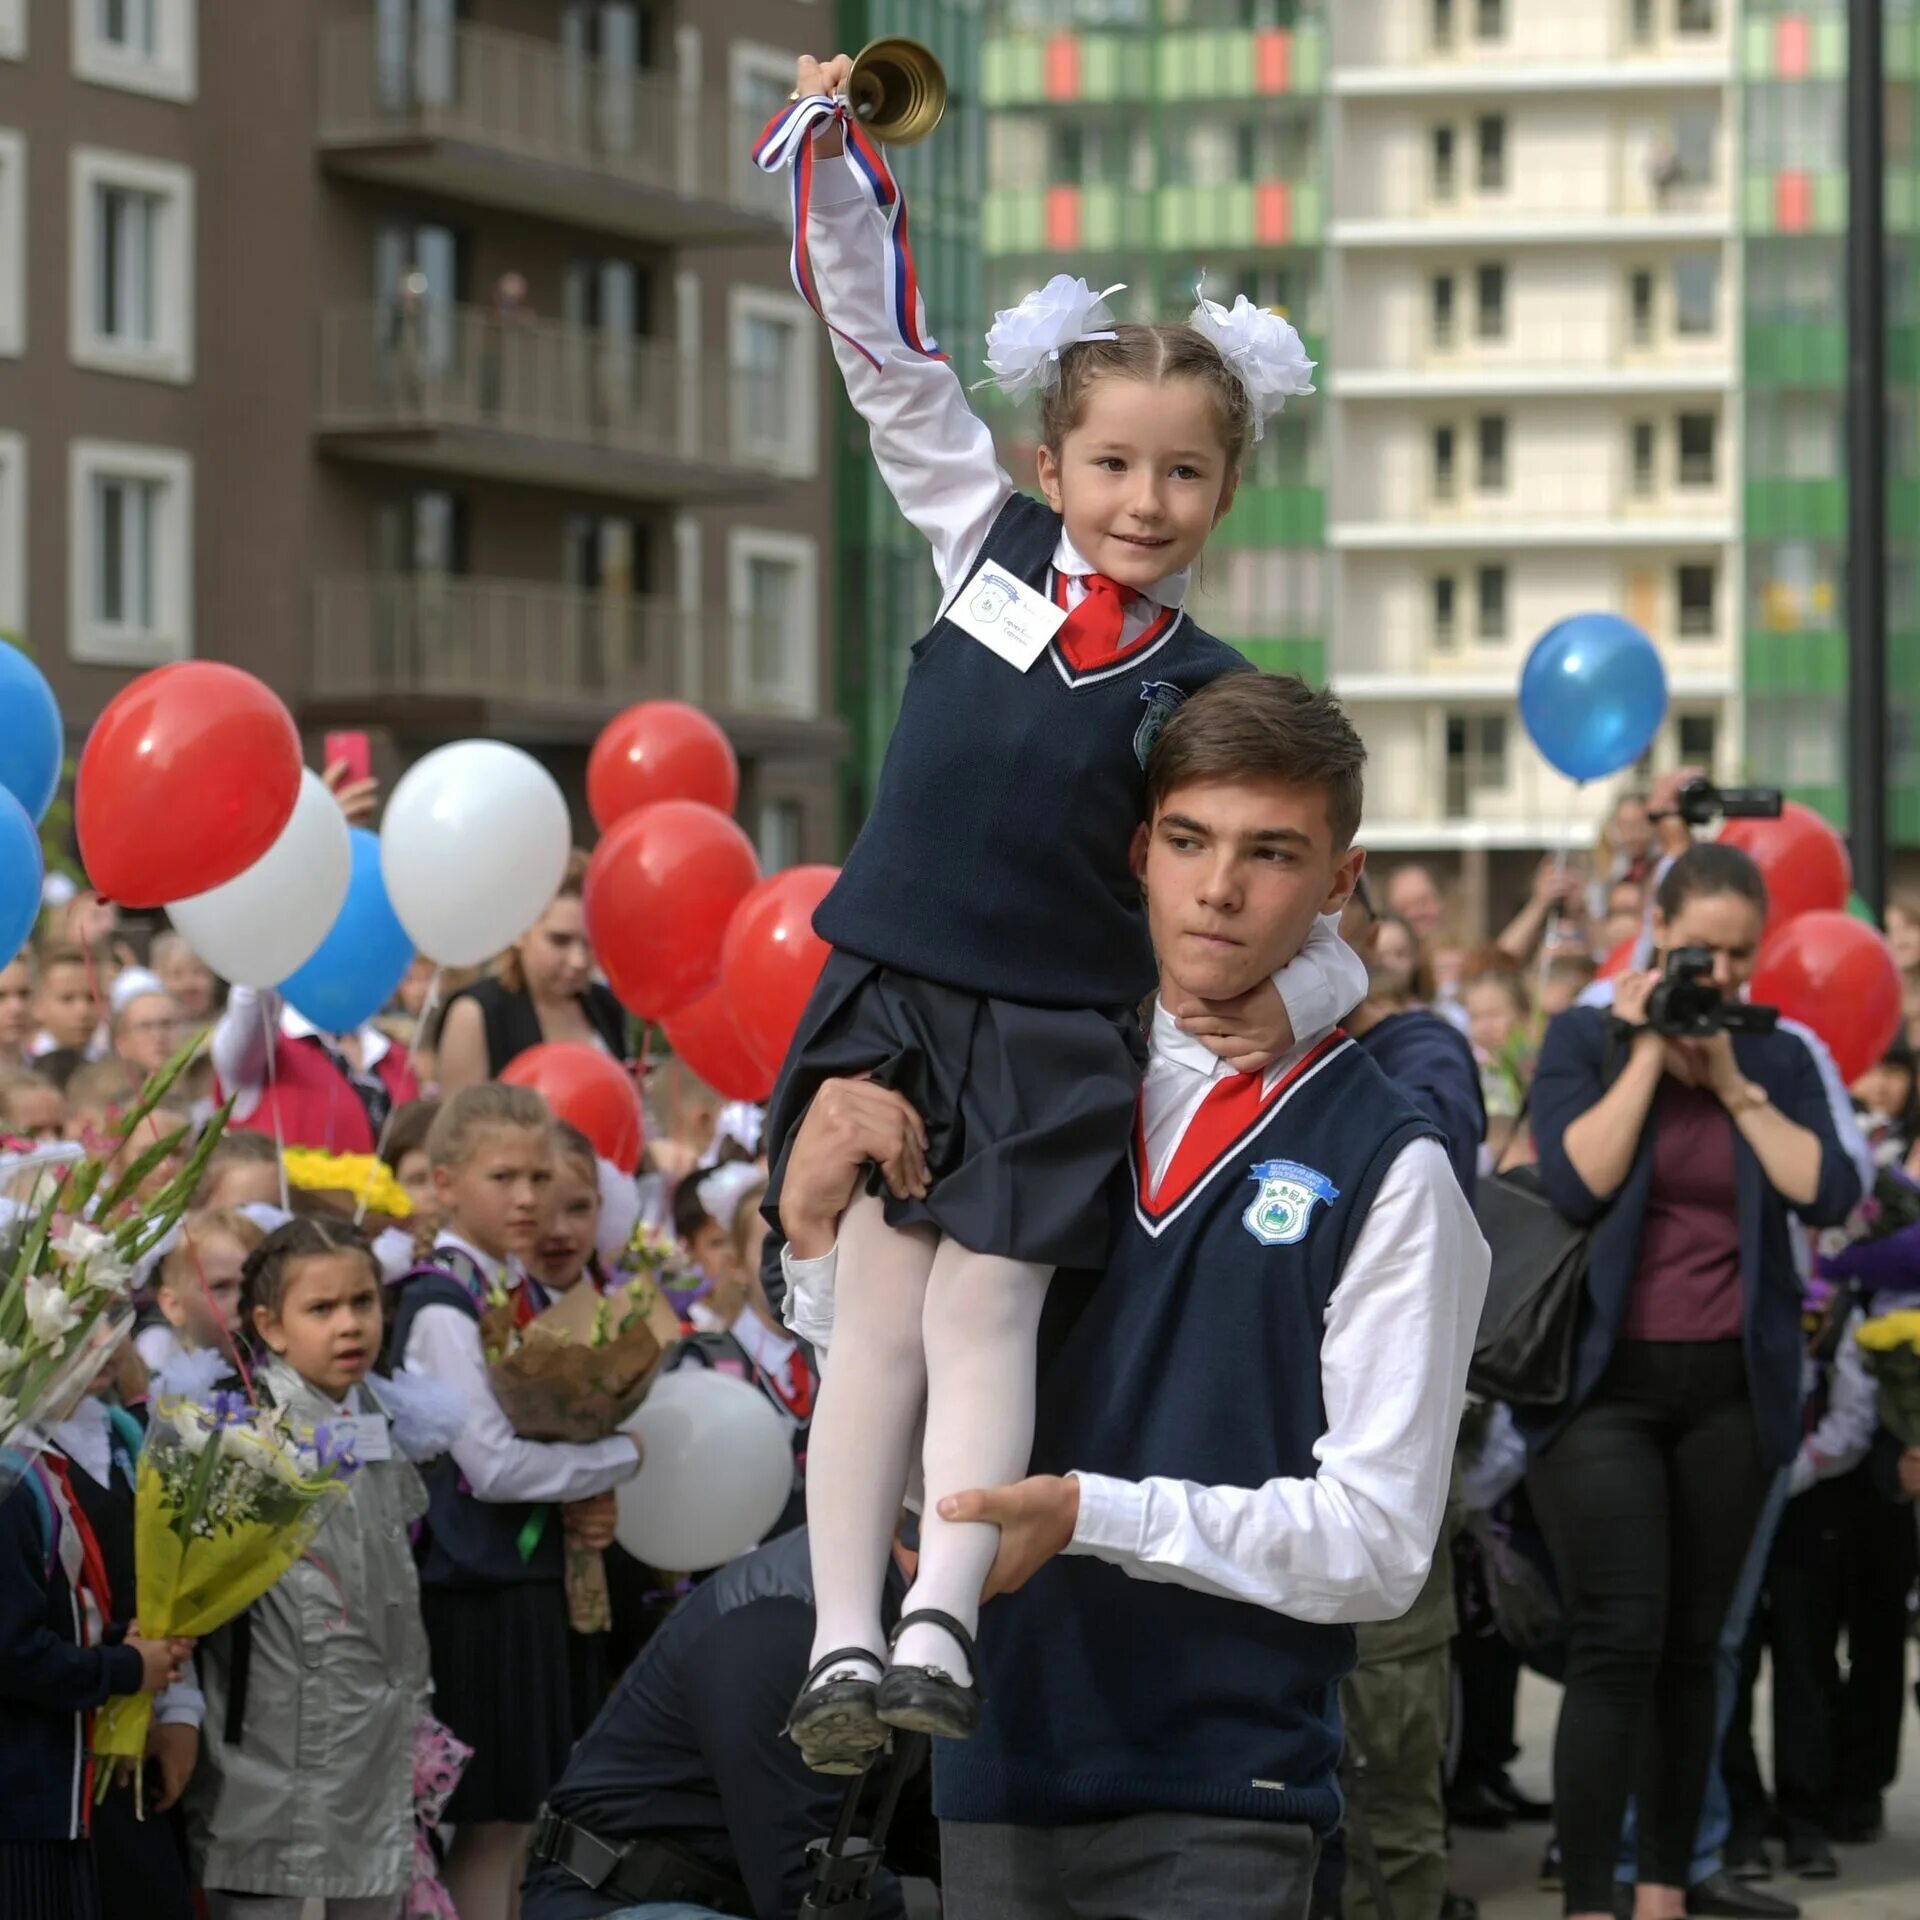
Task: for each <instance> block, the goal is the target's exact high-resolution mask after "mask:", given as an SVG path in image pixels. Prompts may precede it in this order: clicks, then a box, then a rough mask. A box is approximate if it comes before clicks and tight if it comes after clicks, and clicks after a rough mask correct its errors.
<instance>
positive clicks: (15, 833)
mask: <svg viewBox="0 0 1920 1920" xmlns="http://www.w3.org/2000/svg"><path fill="white" fill-rule="evenodd" d="M41 877H42V868H41V864H40V835H39V833H38V832H37V830H36V829H35V827H34V824H33V822H32V821H31V820H29V819H28V818H27V810H26V808H25V807H23V806H22V805H21V804H20V802H19V801H18V800H16V799H15V798H14V797H13V795H12V794H10V793H0V967H4V966H6V965H8V964H9V963H10V962H11V961H12V959H13V956H14V955H15V954H16V953H18V952H19V951H20V949H21V948H22V947H24V946H25V945H26V944H27V942H28V940H30V939H31V938H32V937H33V923H34V922H35V921H36V920H37V919H39V917H40V881H41Z"/></svg>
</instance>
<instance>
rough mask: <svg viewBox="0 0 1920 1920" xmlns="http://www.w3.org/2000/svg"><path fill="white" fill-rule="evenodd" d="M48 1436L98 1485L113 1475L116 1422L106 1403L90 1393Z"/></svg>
mask: <svg viewBox="0 0 1920 1920" xmlns="http://www.w3.org/2000/svg"><path fill="white" fill-rule="evenodd" d="M47 1438H48V1440H49V1441H51V1442H52V1444H53V1445H54V1446H56V1447H58V1448H59V1450H60V1451H61V1452H62V1453H64V1454H65V1455H66V1456H67V1458H68V1459H69V1460H70V1461H72V1462H73V1464H74V1465H75V1466H76V1467H78V1468H79V1469H80V1471H81V1472H82V1473H84V1474H85V1475H86V1476H87V1478H88V1479H89V1480H91V1481H92V1482H93V1483H94V1484H95V1485H96V1486H101V1487H104V1486H107V1485H108V1484H109V1483H110V1482H111V1480H112V1477H113V1421H112V1419H111V1417H110V1416H109V1415H108V1412H107V1403H106V1402H105V1401H104V1400H99V1399H96V1398H94V1396H93V1395H91V1394H89V1395H88V1396H87V1398H86V1399H84V1400H82V1401H81V1402H80V1404H79V1405H78V1406H77V1407H75V1408H74V1410H73V1411H72V1412H71V1413H70V1414H68V1415H67V1417H66V1418H65V1419H64V1420H62V1421H61V1422H60V1423H59V1425H58V1426H55V1427H50V1428H49V1429H48V1430H47Z"/></svg>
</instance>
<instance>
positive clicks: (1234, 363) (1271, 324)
mask: <svg viewBox="0 0 1920 1920" xmlns="http://www.w3.org/2000/svg"><path fill="white" fill-rule="evenodd" d="M1194 293H1195V295H1196V299H1197V304H1196V305H1195V307H1194V309H1193V316H1192V318H1191V319H1190V320H1189V321H1188V323H1187V324H1188V325H1189V326H1191V327H1192V328H1193V330H1194V332H1196V333H1202V334H1205V335H1206V337H1207V338H1208V339H1209V340H1211V341H1212V342H1213V344H1214V345H1215V346H1216V347H1218V348H1219V349H1220V357H1221V359H1223V360H1224V361H1225V362H1226V363H1227V366H1228V367H1229V369H1230V370H1231V371H1232V373H1233V376H1234V378H1235V379H1236V380H1238V381H1239V382H1240V384H1241V385H1242V386H1243V387H1245V388H1246V390H1247V399H1248V401H1249V402H1250V403H1251V404H1252V407H1253V437H1254V438H1255V439H1256V440H1258V439H1259V438H1260V436H1261V435H1262V434H1263V433H1265V432H1266V429H1267V422H1268V421H1269V420H1270V419H1271V418H1272V417H1273V416H1274V415H1275V414H1276V413H1278V412H1279V411H1280V410H1281V409H1282V408H1283V407H1284V406H1285V405H1286V404H1287V402H1288V400H1289V399H1290V398H1292V396H1293V395H1294V394H1296V393H1311V392H1312V391H1313V368H1314V363H1313V362H1312V361H1311V360H1309V359H1308V358H1307V350H1306V348H1305V347H1304V346H1303V345H1302V344H1301V342H1300V335H1299V334H1298V333H1297V332H1296V331H1295V330H1294V327H1293V325H1292V323H1291V322H1290V321H1287V320H1283V319H1282V318H1281V317H1280V316H1279V314H1277V313H1270V312H1269V311H1268V310H1267V309H1266V308H1265V307H1256V306H1255V305H1254V304H1253V302H1252V301H1250V300H1249V299H1248V298H1247V296H1246V295H1245V294H1244V293H1243V294H1241V295H1240V296H1239V297H1238V298H1237V299H1236V300H1235V301H1234V303H1233V308H1232V310H1231V311H1229V310H1228V309H1227V308H1225V307H1223V306H1221V305H1220V303H1219V302H1218V301H1217V300H1209V299H1208V298H1207V293H1206V282H1205V281H1204V280H1202V281H1201V283H1200V285H1199V286H1198V287H1196V288H1195V289H1194Z"/></svg>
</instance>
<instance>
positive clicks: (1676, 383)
mask: <svg viewBox="0 0 1920 1920" xmlns="http://www.w3.org/2000/svg"><path fill="white" fill-rule="evenodd" d="M1467 290H1468V297H1469V299H1471V295H1472V283H1471V280H1469V282H1468V289H1467ZM1421 291H1422V292H1424V289H1422V290H1421ZM1517 291H1525V290H1524V289H1520V290H1517ZM1607 291H1608V290H1607V289H1604V288H1599V289H1594V290H1593V292H1594V294H1595V296H1596V297H1595V299H1594V304H1595V305H1596V306H1599V307H1600V308H1601V309H1602V310H1601V311H1598V312H1592V313H1586V314H1576V313H1567V312H1564V311H1563V312H1559V313H1553V312H1547V313H1530V312H1526V311H1525V310H1524V309H1522V310H1521V311H1518V312H1515V313H1514V314H1513V315H1512V317H1511V318H1510V319H1506V318H1502V319H1501V320H1500V321H1499V322H1498V323H1497V326H1498V331H1495V332H1491V333H1484V334H1483V333H1482V332H1481V330H1480V328H1479V326H1478V325H1477V324H1475V323H1474V322H1473V321H1472V319H1471V318H1469V319H1467V320H1465V321H1462V320H1458V319H1453V318H1449V319H1447V320H1446V321H1444V322H1443V323H1442V324H1440V325H1438V326H1436V325H1435V323H1434V321H1433V319H1432V318H1431V317H1416V315H1415V313H1414V311H1413V310H1412V305H1413V303H1412V302H1411V301H1409V300H1408V299H1407V298H1405V297H1404V296H1405V292H1406V289H1405V287H1404V286H1396V287H1394V288H1391V289H1389V292H1390V293H1398V294H1400V295H1401V296H1402V297H1401V298H1399V299H1398V300H1396V301H1394V302H1393V304H1392V305H1388V306H1386V307H1385V308H1384V310H1382V309H1380V308H1376V309H1375V311H1374V312H1373V314H1372V315H1371V316H1367V315H1362V316H1358V317H1357V318H1356V322H1355V325H1354V326H1353V327H1352V328H1350V329H1349V330H1348V331H1347V333H1346V334H1345V335H1344V336H1343V340H1342V345H1343V348H1344V355H1343V360H1342V364H1341V365H1340V366H1339V367H1338V368H1336V369H1335V370H1334V372H1333V374H1332V375H1331V378H1330V388H1331V391H1332V392H1333V393H1334V394H1335V395H1336V396H1338V397H1339V398H1342V399H1348V400H1403V399H1429V400H1431V399H1441V398H1444V397H1446V396H1448V395H1451V394H1487V395H1494V394H1511V395H1513V396H1515V397H1526V396H1529V395H1550V396H1558V397H1562V398H1573V397H1575V396H1596V395H1605V394H1612V393H1678V394H1690V393H1714V392H1723V391H1725V390H1727V389H1729V388H1731V387H1732V386H1733V384H1734V367H1733V347H1732V342H1731V340H1730V338H1729V337H1728V335H1727V333H1726V332H1725V330H1724V329H1720V330H1717V331H1715V332H1712V333H1703V334H1698V335H1691V334H1679V333H1676V332H1674V331H1672V330H1671V329H1670V328H1655V327H1653V326H1651V325H1645V326H1637V325H1635V324H1634V323H1633V321H1632V320H1631V319H1630V318H1629V317H1628V316H1627V315H1625V314H1611V313H1608V312H1606V311H1605V310H1604V309H1605V305H1606V295H1607ZM1565 299H1566V296H1565V295H1559V294H1556V303H1557V304H1558V303H1559V302H1560V301H1562V300H1565ZM1567 303H1568V304H1571V302H1570V301H1568V302H1567Z"/></svg>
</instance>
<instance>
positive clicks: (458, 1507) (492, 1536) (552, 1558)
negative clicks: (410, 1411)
mask: <svg viewBox="0 0 1920 1920" xmlns="http://www.w3.org/2000/svg"><path fill="white" fill-rule="evenodd" d="M424 1307H453V1308H455V1309H457V1310H458V1311H459V1312H461V1313H464V1314H465V1315H466V1316H467V1318H468V1319H469V1320H476V1321H477V1320H478V1319H479V1318H480V1309H479V1308H478V1307H477V1306H475V1305H474V1302H473V1296H472V1294H470V1293H469V1292H468V1291H467V1290H466V1288H465V1287H463V1286H462V1285H461V1284H460V1282H459V1281H458V1280H456V1279H454V1278H452V1277H451V1276H450V1275H441V1274H436V1273H423V1274H421V1275H420V1276H419V1277H418V1278H417V1279H413V1280H409V1281H408V1282H407V1283H406V1285H405V1286H403V1287H402V1288H401V1289H400V1305H399V1307H398V1308H397V1309H396V1310H395V1313H394V1316H393V1356H394V1365H395V1366H398V1365H400V1364H401V1362H402V1361H403V1360H404V1359H405V1357H406V1351H407V1335H408V1334H409V1333H410V1332H411V1331H412V1330H413V1317H414V1315H415V1314H417V1313H418V1312H420V1311H421V1309H422V1308H424ZM420 1477H421V1479H423V1480H424V1481H425V1482H426V1485H427V1523H426V1529H425V1531H424V1532H423V1533H422V1534H421V1536H420V1542H419V1545H418V1547H417V1549H416V1551H415V1557H416V1558H417V1559H418V1561H419V1563H420V1584H421V1585H422V1586H423V1587H510V1586H517V1585H518V1584H519V1583H520V1582H521V1581H523V1580H558V1579H560V1578H562V1576H563V1573H564V1562H563V1559H562V1556H561V1545H560V1535H561V1527H560V1516H559V1515H558V1514H557V1513H555V1514H549V1515H548V1516H547V1523H546V1525H545V1526H544V1527H543V1528H542V1529H541V1533H540V1539H539V1543H538V1544H537V1545H536V1546H535V1548H534V1550H533V1552H532V1554H531V1555H530V1556H529V1557H528V1558H526V1559H522V1558H521V1556H520V1531H521V1529H522V1528H523V1527H524V1526H525V1525H526V1524H527V1521H528V1520H529V1519H530V1518H531V1517H532V1515H533V1513H534V1512H535V1508H534V1507H532V1506H528V1505H509V1504H507V1503H505V1502H501V1501H494V1500H481V1499H477V1498H476V1497H475V1496H474V1495H473V1494H472V1493H470V1492H468V1491H467V1490H466V1489H465V1487H464V1486H463V1484H462V1479H461V1473H460V1469H459V1468H458V1467H457V1466H456V1465H455V1464H454V1462H453V1460H452V1458H451V1457H450V1456H448V1455H444V1454H443V1455H442V1456H441V1457H440V1458H439V1459H438V1460H435V1461H434V1462H433V1463H432V1464H431V1465H430V1466H426V1467H423V1468H422V1469H421V1470H420Z"/></svg>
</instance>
